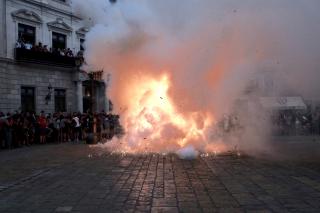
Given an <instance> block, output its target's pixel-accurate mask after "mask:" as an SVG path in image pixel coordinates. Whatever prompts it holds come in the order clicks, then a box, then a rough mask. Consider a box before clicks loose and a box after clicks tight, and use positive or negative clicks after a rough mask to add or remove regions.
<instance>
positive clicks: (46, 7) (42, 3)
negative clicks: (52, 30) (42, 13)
mask: <svg viewBox="0 0 320 213" xmlns="http://www.w3.org/2000/svg"><path fill="white" fill-rule="evenodd" d="M11 1H12V0H11ZM17 1H22V2H24V3H29V4H32V5H35V6H38V7H42V8H45V9H49V10H52V11H55V12H58V13H61V14H63V15H67V16H71V17H72V18H74V19H78V20H79V21H80V20H82V19H81V18H80V17H78V16H76V15H75V14H74V13H72V12H71V11H67V10H62V9H59V8H56V7H54V6H52V5H50V4H48V3H44V2H39V1H35V0H17Z"/></svg>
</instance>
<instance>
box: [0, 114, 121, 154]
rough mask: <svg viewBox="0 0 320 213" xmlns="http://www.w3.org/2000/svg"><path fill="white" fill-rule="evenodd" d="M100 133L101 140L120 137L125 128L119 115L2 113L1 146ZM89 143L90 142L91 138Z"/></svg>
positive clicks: (98, 140) (9, 147) (97, 135)
mask: <svg viewBox="0 0 320 213" xmlns="http://www.w3.org/2000/svg"><path fill="white" fill-rule="evenodd" d="M94 129H95V131H94V132H96V136H95V137H96V138H97V142H102V141H107V140H110V139H112V137H114V136H118V137H120V135H121V134H123V129H122V127H121V126H120V122H119V116H118V115H114V114H110V113H109V114H107V113H105V112H101V113H95V114H91V113H83V114H81V113H73V114H71V113H54V114H45V113H44V112H41V113H40V114H39V115H36V114H35V113H29V112H26V113H24V112H21V113H18V112H15V113H14V114H10V113H8V114H6V115H5V114H4V113H2V112H0V148H2V149H12V148H18V147H22V146H31V145H34V144H46V143H57V142H58V143H65V142H70V141H74V142H78V141H86V139H87V138H88V137H87V136H88V135H89V134H91V133H92V132H93V130H94ZM87 142H88V141H87Z"/></svg>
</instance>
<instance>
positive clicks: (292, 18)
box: [73, 0, 320, 147]
mask: <svg viewBox="0 0 320 213" xmlns="http://www.w3.org/2000/svg"><path fill="white" fill-rule="evenodd" d="M319 6H320V2H319V1H318V0H308V1H305V0H294V1H292V0H281V1H279V0H268V1H265V0H241V1H239V0H201V1H200V0H184V1H180V0H162V1H158V0H119V1H117V3H115V4H111V3H110V2H109V1H106V0H95V1H91V2H90V5H88V1H86V0H74V1H73V8H74V11H75V13H76V14H78V15H79V16H81V17H82V18H84V23H85V24H86V25H90V26H91V30H90V32H89V33H88V34H87V37H86V52H85V57H86V61H87V67H86V69H91V70H95V69H101V68H103V69H104V70H105V71H107V72H109V73H111V74H112V83H111V88H110V94H109V95H110V96H111V98H112V100H113V101H114V102H115V104H116V109H117V111H119V112H120V113H121V111H122V110H123V109H125V108H127V107H129V106H128V105H129V104H130V101H128V98H129V94H128V92H129V91H130V88H131V87H132V86H133V85H136V84H137V83H139V79H140V78H141V77H143V76H152V77H154V78H160V76H161V75H162V74H163V72H167V73H168V75H169V76H170V79H171V87H170V91H169V94H170V98H172V100H173V101H174V103H175V105H176V106H177V107H178V109H179V111H183V112H184V113H189V112H193V111H202V112H208V111H209V112H211V113H212V114H214V116H215V117H216V119H217V120H218V119H220V118H222V116H223V115H224V114H225V113H230V112H231V111H232V110H234V108H235V107H237V106H235V101H236V100H237V99H239V98H241V97H242V96H243V95H244V91H245V89H246V88H247V86H248V84H249V83H250V80H251V79H252V78H254V77H253V76H254V75H255V73H257V72H260V71H265V69H268V70H271V71H272V72H271V73H272V74H271V75H272V76H273V77H274V78H275V82H276V83H275V84H276V89H275V91H274V94H273V95H303V96H304V97H315V96H316V95H317V94H316V91H317V90H318V89H319V86H318V85H319V83H318V79H319V72H318V69H319V61H320V60H319V59H320V58H319V57H320V54H319V50H320V42H318V39H319V38H320V25H319V23H320V15H319V13H318V8H319ZM257 93H260V91H257ZM261 95H262V94H261ZM256 114H258V116H254V115H256ZM263 114H264V113H262V112H260V111H257V112H256V111H254V112H252V113H251V118H250V119H248V116H247V121H246V122H245V123H247V124H248V125H249V124H250V125H249V126H255V127H257V126H258V128H259V129H263V130H265V129H268V128H267V122H259V125H257V123H254V122H253V123H252V119H255V120H257V119H259V121H261V120H264V118H262V117H263ZM248 129H249V130H248V134H247V136H246V137H245V140H246V141H247V143H249V144H250V147H252V146H251V145H252V144H255V145H256V146H257V147H258V146H259V144H258V145H257V141H258V140H259V138H263V137H265V135H266V134H267V133H268V131H262V132H261V134H260V133H259V134H253V133H257V131H255V130H253V129H251V128H248ZM258 132H259V131H258ZM252 135H255V137H251V136H252ZM249 136H250V137H249ZM249 141H250V142H249Z"/></svg>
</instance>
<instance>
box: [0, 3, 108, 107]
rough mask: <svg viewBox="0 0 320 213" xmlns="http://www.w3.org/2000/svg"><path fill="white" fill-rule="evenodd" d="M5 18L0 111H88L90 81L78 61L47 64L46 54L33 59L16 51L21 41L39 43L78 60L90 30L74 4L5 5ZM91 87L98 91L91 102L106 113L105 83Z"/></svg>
mask: <svg viewBox="0 0 320 213" xmlns="http://www.w3.org/2000/svg"><path fill="white" fill-rule="evenodd" d="M0 15H1V19H0V111H2V112H13V111H15V110H18V111H20V110H27V109H30V111H31V109H32V110H34V111H36V112H37V113H39V112H40V111H42V110H43V111H45V112H46V113H53V112H55V111H65V112H76V111H80V112H82V111H83V110H87V109H85V107H84V105H83V102H84V101H83V100H85V98H86V94H85V91H86V90H88V88H86V87H85V86H84V85H85V84H83V82H84V81H86V82H88V81H90V80H89V79H88V76H87V75H85V72H83V71H80V64H81V61H79V58H76V57H74V58H71V59H70V58H67V59H66V61H64V59H63V60H62V61H61V63H60V58H58V59H55V60H53V59H54V56H52V57H51V55H49V57H46V58H45V59H43V56H42V54H36V55H31V56H30V55H28V54H29V52H28V51H22V53H20V52H19V55H18V54H17V48H16V43H17V41H18V40H19V39H21V35H25V36H26V37H27V36H28V39H29V40H30V39H31V40H32V42H33V45H37V44H39V42H40V43H41V44H42V45H46V46H47V48H48V49H53V48H54V47H55V46H57V47H60V46H61V45H62V46H63V48H65V49H67V48H70V50H72V52H73V53H74V54H75V55H76V54H77V53H78V52H79V51H82V50H83V49H82V47H83V46H82V45H83V42H84V39H85V34H86V32H87V31H88V26H84V25H83V22H82V21H81V19H80V18H79V17H77V16H75V15H74V14H73V13H72V10H71V6H70V2H69V1H68V0H0ZM59 45H60V46H59ZM57 47H55V48H56V49H57ZM19 51H20V50H19ZM20 54H22V57H20V56H21V55H20ZM59 57H60V56H59ZM18 59H19V60H18ZM20 59H23V60H20ZM31 59H32V60H31ZM57 62H59V63H57ZM91 83H92V84H90V88H91V91H99V94H98V93H97V92H96V93H95V97H94V99H90V100H92V102H94V101H95V102H96V104H95V108H94V110H95V111H100V110H104V109H105V105H106V104H105V102H106V100H105V93H104V92H103V91H104V88H105V86H104V82H103V81H102V80H100V81H99V80H98V81H97V80H95V81H92V82H91ZM87 87H88V86H87ZM89 95H90V94H89ZM91 95H92V94H91ZM87 107H88V106H87Z"/></svg>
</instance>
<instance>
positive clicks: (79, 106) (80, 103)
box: [77, 81, 83, 113]
mask: <svg viewBox="0 0 320 213" xmlns="http://www.w3.org/2000/svg"><path fill="white" fill-rule="evenodd" d="M77 111H78V112H81V113H83V94H82V81H77Z"/></svg>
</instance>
